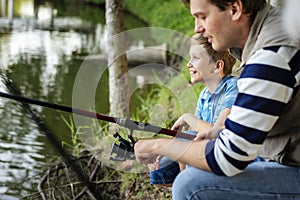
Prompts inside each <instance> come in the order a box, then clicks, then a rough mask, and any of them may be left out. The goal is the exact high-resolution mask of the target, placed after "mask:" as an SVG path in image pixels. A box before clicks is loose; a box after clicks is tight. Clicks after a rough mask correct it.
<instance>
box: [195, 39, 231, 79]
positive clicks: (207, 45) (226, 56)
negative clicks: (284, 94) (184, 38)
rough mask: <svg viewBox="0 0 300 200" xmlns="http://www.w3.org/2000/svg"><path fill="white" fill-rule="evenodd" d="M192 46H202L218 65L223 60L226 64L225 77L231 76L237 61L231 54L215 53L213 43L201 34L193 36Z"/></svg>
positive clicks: (225, 52)
mask: <svg viewBox="0 0 300 200" xmlns="http://www.w3.org/2000/svg"><path fill="white" fill-rule="evenodd" d="M191 45H200V46H201V47H203V48H204V49H205V50H206V52H207V53H208V55H209V56H210V57H211V60H212V61H213V62H214V63H216V62H217V61H218V60H222V61H223V62H224V68H223V73H224V76H226V75H228V74H231V72H232V68H233V66H234V64H235V62H236V59H235V58H234V57H232V56H231V55H230V54H229V51H228V50H226V51H215V50H214V49H213V47H212V45H211V43H209V42H208V39H207V38H205V37H203V34H201V33H197V34H195V35H193V36H192V38H191Z"/></svg>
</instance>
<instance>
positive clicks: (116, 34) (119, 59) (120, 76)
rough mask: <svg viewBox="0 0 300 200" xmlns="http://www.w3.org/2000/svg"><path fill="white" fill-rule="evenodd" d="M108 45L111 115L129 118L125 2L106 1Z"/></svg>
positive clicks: (117, 0)
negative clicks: (124, 19) (124, 23)
mask: <svg viewBox="0 0 300 200" xmlns="http://www.w3.org/2000/svg"><path fill="white" fill-rule="evenodd" d="M105 17H106V26H107V27H106V29H107V34H108V36H109V37H108V40H107V43H106V51H107V61H108V72H109V102H110V113H111V115H113V116H121V117H129V106H128V102H129V86H128V75H127V71H128V63H127V58H126V47H125V39H124V37H125V36H124V34H120V33H122V32H123V31H124V25H123V0H106V12H105Z"/></svg>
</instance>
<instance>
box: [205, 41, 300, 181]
mask: <svg viewBox="0 0 300 200" xmlns="http://www.w3.org/2000/svg"><path fill="white" fill-rule="evenodd" d="M299 71H300V51H298V50H297V49H295V48H292V47H286V46H274V47H268V48H264V49H261V50H258V51H257V52H256V53H255V54H253V55H252V56H251V58H250V59H249V60H248V62H247V63H246V64H245V66H244V69H243V71H242V73H241V76H240V78H239V80H238V88H239V94H238V96H237V98H236V101H235V103H234V105H233V107H232V109H231V113H230V115H229V116H228V119H227V120H226V122H225V129H224V130H223V131H222V132H220V134H219V137H218V138H217V139H216V140H213V141H210V142H209V143H208V145H207V147H206V159H207V162H208V165H209V166H210V168H211V170H212V171H213V172H214V173H216V174H219V175H225V176H233V175H235V174H238V173H240V172H241V171H243V169H244V168H245V167H246V166H247V165H248V164H249V163H251V162H252V161H253V160H254V159H255V158H256V156H257V152H258V149H259V148H260V146H261V145H262V143H263V141H264V140H265V138H266V136H267V134H268V133H269V131H270V130H271V129H272V127H273V126H274V124H275V123H276V121H277V120H278V118H279V117H280V115H281V112H282V110H283V108H284V107H285V106H286V104H287V103H288V102H289V101H290V100H291V99H292V96H293V92H294V90H295V88H297V87H298V86H299V85H300V72H299ZM299 109H300V108H299Z"/></svg>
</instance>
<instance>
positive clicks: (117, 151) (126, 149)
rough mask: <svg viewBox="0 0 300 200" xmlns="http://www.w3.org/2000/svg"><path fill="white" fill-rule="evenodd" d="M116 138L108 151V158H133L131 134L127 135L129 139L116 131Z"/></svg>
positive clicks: (115, 159) (121, 159)
mask: <svg viewBox="0 0 300 200" xmlns="http://www.w3.org/2000/svg"><path fill="white" fill-rule="evenodd" d="M113 136H114V138H116V140H115V141H114V143H113V144H112V148H111V152H110V160H113V161H125V160H127V159H129V160H135V155H134V144H135V140H134V139H133V137H132V135H131V134H130V135H129V139H130V141H129V140H126V139H124V138H123V137H122V136H121V135H120V134H119V133H118V132H116V133H115V134H114V135H113Z"/></svg>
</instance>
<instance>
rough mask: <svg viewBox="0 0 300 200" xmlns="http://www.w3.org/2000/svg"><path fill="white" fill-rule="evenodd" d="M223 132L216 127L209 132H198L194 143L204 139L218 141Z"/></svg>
mask: <svg viewBox="0 0 300 200" xmlns="http://www.w3.org/2000/svg"><path fill="white" fill-rule="evenodd" d="M221 130H222V129H220V127H214V128H211V129H209V130H207V131H202V132H198V133H197V135H196V137H195V139H194V141H200V140H203V139H216V138H217V137H218V133H219V132H220V131H221Z"/></svg>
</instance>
